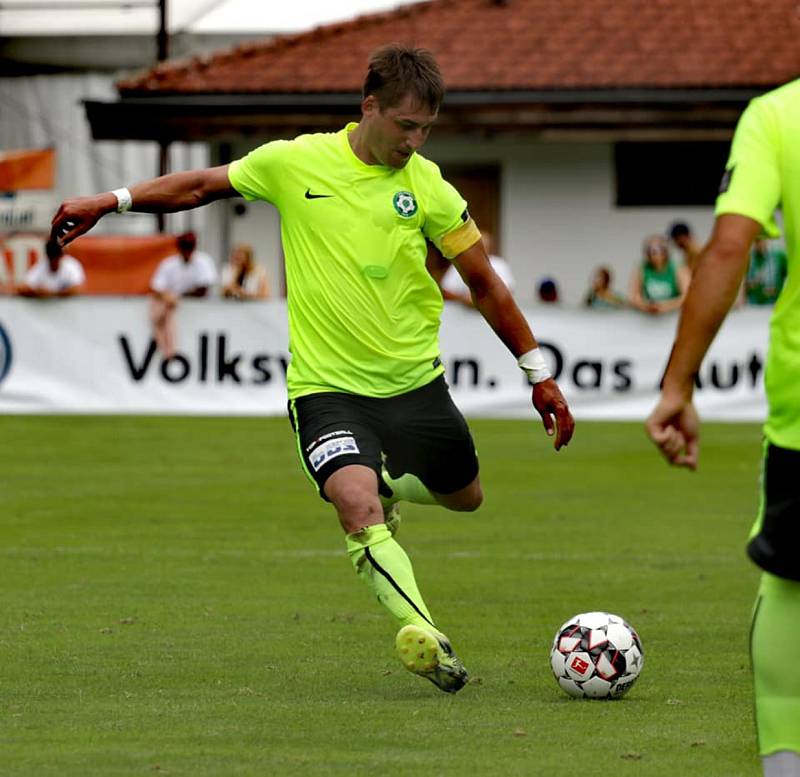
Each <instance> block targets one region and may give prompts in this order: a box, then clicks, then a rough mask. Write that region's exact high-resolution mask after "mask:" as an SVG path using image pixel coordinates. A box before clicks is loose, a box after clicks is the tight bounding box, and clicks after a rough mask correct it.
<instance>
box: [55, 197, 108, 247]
mask: <svg viewBox="0 0 800 777" xmlns="http://www.w3.org/2000/svg"><path fill="white" fill-rule="evenodd" d="M116 209H117V198H116V197H115V196H114V195H113V194H112V193H111V192H104V193H103V194H96V195H94V196H93V197H73V198H72V199H69V200H64V202H62V203H61V205H60V206H59V208H58V210H57V211H56V215H55V216H53V221H52V223H51V225H50V239H51V240H56V241H58V244H59V245H60V246H61V247H62V248H63V247H64V246H66V245H67V244H68V243H71V242H72V241H73V240H74V239H75V238H76V237H79V236H80V235H82V234H84V233H85V232H88V231H89V230H90V229H91V228H92V227H93V226H94V225H95V224H96V223H97V222H98V221H99V220H100V219H101V218H102V217H103V216H105V215H106V213H112V212H113V211H115V210H116Z"/></svg>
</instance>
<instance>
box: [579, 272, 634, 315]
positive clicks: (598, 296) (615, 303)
mask: <svg viewBox="0 0 800 777" xmlns="http://www.w3.org/2000/svg"><path fill="white" fill-rule="evenodd" d="M611 281H612V276H611V270H610V269H609V268H608V267H605V266H602V267H598V268H597V269H596V270H595V271H594V273H593V274H592V280H591V286H590V287H589V293H588V294H587V295H586V298H585V299H584V301H583V304H584V305H585V306H586V307H587V308H593V309H595V310H601V309H610V308H622V307H625V305H626V304H627V303H626V301H625V298H624V297H622V296H620V295H619V294H617V292H615V291H614V290H613V289H612V288H611Z"/></svg>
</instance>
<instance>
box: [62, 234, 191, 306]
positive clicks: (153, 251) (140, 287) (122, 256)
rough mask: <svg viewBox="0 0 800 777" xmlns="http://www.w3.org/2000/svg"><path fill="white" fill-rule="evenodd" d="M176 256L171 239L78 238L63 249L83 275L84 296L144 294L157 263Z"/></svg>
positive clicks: (129, 237) (157, 237) (117, 236)
mask: <svg viewBox="0 0 800 777" xmlns="http://www.w3.org/2000/svg"><path fill="white" fill-rule="evenodd" d="M176 252H177V248H176V246H175V235H146V236H141V237H140V236H124V237H123V236H119V235H115V236H113V237H106V236H103V235H98V236H87V237H79V238H78V239H77V240H76V241H75V242H74V243H70V244H69V245H68V246H67V249H66V253H68V254H70V255H71V256H74V257H75V258H76V259H78V260H79V261H80V263H81V264H82V265H83V269H84V270H85V272H86V291H85V293H86V294H147V293H148V292H149V290H150V279H151V278H152V277H153V273H154V272H155V271H156V267H157V266H158V263H159V262H160V261H161V260H162V259H164V258H165V257H167V256H170V255H171V254H174V253H176Z"/></svg>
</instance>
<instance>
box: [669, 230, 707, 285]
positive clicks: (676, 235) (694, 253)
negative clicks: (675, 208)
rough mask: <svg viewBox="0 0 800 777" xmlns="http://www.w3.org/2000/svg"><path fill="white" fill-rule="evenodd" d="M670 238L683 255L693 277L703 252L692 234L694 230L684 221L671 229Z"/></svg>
mask: <svg viewBox="0 0 800 777" xmlns="http://www.w3.org/2000/svg"><path fill="white" fill-rule="evenodd" d="M669 237H670V240H672V242H673V243H674V244H675V245H676V247H677V248H678V250H679V251H680V252H681V253H682V254H683V261H684V263H685V264H686V267H687V268H688V269H689V274H690V275H692V274H693V273H694V271H695V270H696V269H697V260H698V259H699V258H700V252H701V251H702V250H703V247H702V246H701V245H700V243H698V242H697V240H696V239H695V236H694V234H692V228H691V227H690V226H689V225H688V224H687V223H685V222H684V221H676V222H674V223H673V224H672V226H671V227H670V228H669Z"/></svg>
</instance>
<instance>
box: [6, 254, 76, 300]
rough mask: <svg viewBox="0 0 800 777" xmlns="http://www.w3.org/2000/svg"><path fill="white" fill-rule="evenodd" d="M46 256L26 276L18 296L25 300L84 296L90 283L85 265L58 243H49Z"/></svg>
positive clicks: (18, 289) (18, 290)
mask: <svg viewBox="0 0 800 777" xmlns="http://www.w3.org/2000/svg"><path fill="white" fill-rule="evenodd" d="M44 251H45V256H44V257H42V258H40V259H39V260H38V261H37V262H36V264H34V265H33V267H31V269H30V270H28V272H27V273H25V277H24V278H23V279H22V283H21V284H20V286H19V287H18V288H17V294H19V295H21V296H23V297H72V296H74V295H75V294H80V293H81V292H82V291H83V289H84V286H85V284H86V274H85V273H84V271H83V265H81V263H80V262H79V261H78V260H77V259H76V258H75V257H74V256H70V255H69V254H65V253H64V251H63V250H62V248H61V246H60V245H59V244H58V242H57V241H55V240H48V241H47V243H46V244H45V247H44Z"/></svg>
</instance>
